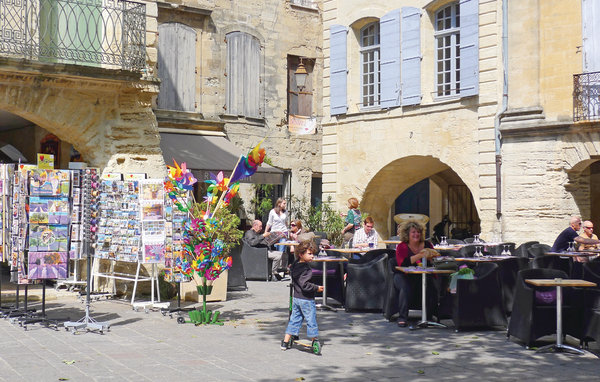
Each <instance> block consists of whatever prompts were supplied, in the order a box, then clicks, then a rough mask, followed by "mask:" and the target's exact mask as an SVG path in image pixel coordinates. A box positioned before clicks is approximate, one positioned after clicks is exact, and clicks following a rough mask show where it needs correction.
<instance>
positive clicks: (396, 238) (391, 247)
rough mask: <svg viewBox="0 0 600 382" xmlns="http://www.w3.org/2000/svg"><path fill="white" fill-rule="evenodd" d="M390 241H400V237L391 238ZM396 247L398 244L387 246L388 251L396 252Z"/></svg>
mask: <svg viewBox="0 0 600 382" xmlns="http://www.w3.org/2000/svg"><path fill="white" fill-rule="evenodd" d="M389 240H400V236H390V238H389ZM396 245H398V244H386V248H387V249H392V250H394V251H395V250H396Z"/></svg>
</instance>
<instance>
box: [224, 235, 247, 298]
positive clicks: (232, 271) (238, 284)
mask: <svg viewBox="0 0 600 382" xmlns="http://www.w3.org/2000/svg"><path fill="white" fill-rule="evenodd" d="M230 256H231V268H229V272H227V290H228V291H230V290H238V289H241V290H246V289H248V285H247V284H246V276H245V275H244V263H243V262H242V246H240V245H236V246H235V247H234V248H233V249H232V250H231V252H230Z"/></svg>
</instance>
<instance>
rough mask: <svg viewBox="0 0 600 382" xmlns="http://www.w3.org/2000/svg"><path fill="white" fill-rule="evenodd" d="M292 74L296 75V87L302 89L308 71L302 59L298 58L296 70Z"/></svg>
mask: <svg viewBox="0 0 600 382" xmlns="http://www.w3.org/2000/svg"><path fill="white" fill-rule="evenodd" d="M294 76H296V86H297V87H298V89H304V86H305V85H306V78H307V77H308V72H307V71H306V68H305V67H304V64H303V63H302V59H300V64H299V65H298V68H297V69H296V72H294Z"/></svg>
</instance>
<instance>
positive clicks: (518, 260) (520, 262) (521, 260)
mask: <svg viewBox="0 0 600 382" xmlns="http://www.w3.org/2000/svg"><path fill="white" fill-rule="evenodd" d="M497 264H498V271H499V273H500V286H501V288H502V301H503V302H504V311H505V312H506V314H507V315H509V316H510V314H511V312H512V306H513V301H514V297H515V289H516V287H517V275H518V274H519V271H520V270H522V269H527V268H529V259H528V258H526V257H513V258H510V259H505V260H502V261H499V262H498V263H497Z"/></svg>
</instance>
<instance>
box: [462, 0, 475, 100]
mask: <svg viewBox="0 0 600 382" xmlns="http://www.w3.org/2000/svg"><path fill="white" fill-rule="evenodd" d="M478 93H479V0H462V1H460V95H461V97H466V96H472V95H476V94H478Z"/></svg>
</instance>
